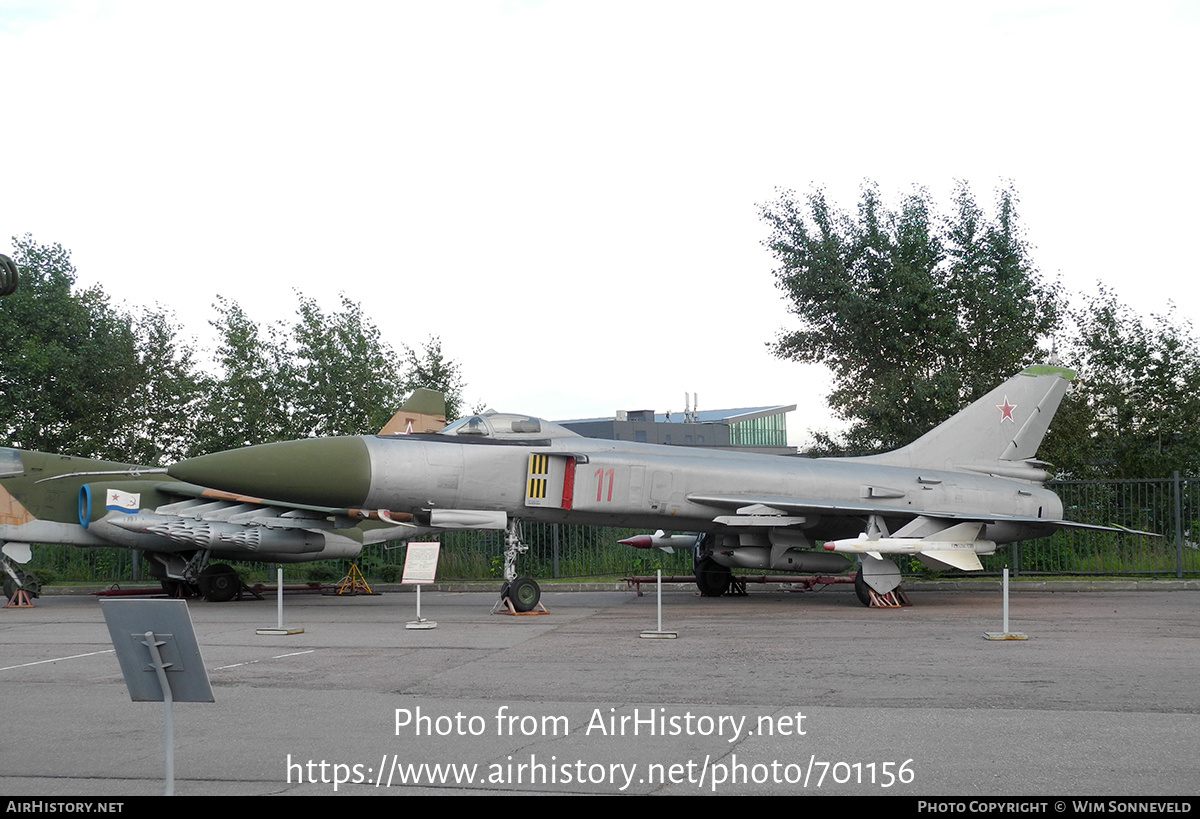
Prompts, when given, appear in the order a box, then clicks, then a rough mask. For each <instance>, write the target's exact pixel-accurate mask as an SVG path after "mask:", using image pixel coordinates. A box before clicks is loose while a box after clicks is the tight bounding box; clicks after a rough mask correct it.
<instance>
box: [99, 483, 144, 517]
mask: <svg viewBox="0 0 1200 819" xmlns="http://www.w3.org/2000/svg"><path fill="white" fill-rule="evenodd" d="M141 502H142V496H141V494H140V493H138V492H122V491H121V490H119V489H109V490H108V502H107V503H106V504H105V505H104V508H105V509H114V510H117V511H119V512H136V511H137V510H138V506H139V505H140V504H141Z"/></svg>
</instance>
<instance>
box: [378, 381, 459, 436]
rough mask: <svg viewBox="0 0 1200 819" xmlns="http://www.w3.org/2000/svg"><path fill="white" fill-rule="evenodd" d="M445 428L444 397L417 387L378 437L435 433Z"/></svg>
mask: <svg viewBox="0 0 1200 819" xmlns="http://www.w3.org/2000/svg"><path fill="white" fill-rule="evenodd" d="M444 426H446V397H445V396H444V395H442V394H441V393H440V392H438V391H437V390H427V389H425V388H424V387H418V388H417V389H415V390H413V394H412V395H410V396H409V397H408V400H407V401H405V402H404V403H403V404H402V405H401V406H400V409H399V410H397V412H396V414H395V415H393V416H392V417H391V420H389V421H388V422H387V423H386V424H384V425H383V429H381V430H379V434H380V435H407V434H408V433H410V432H437V431H438V430H439V429H441V428H442V427H444Z"/></svg>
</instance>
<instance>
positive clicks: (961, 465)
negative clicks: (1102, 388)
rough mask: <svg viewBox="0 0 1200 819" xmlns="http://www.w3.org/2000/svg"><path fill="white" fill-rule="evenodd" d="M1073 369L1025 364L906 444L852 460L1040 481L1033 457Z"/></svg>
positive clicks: (1043, 475) (1041, 471) (1041, 472)
mask: <svg viewBox="0 0 1200 819" xmlns="http://www.w3.org/2000/svg"><path fill="white" fill-rule="evenodd" d="M1074 378H1075V373H1074V372H1073V371H1071V370H1068V369H1065V368H1063V367H1053V366H1049V365H1036V366H1032V367H1027V368H1025V369H1024V370H1022V371H1021V372H1019V373H1017V374H1016V375H1015V376H1013V377H1012V378H1010V379H1009V380H1008V381H1005V382H1004V383H1003V384H1001V385H1000V386H998V387H996V389H994V390H992V391H991V392H989V393H988V394H987V395H985V396H983V397H982V398H980V399H979V400H977V401H976V402H975V403H973V404H971V405H970V406H968V407H967V408H966V409H964V410H962V411H961V412H959V413H958V414H956V415H954V416H953V417H951V418H950V419H948V420H946V421H944V422H943V423H941V424H939V425H938V426H936V427H934V428H933V429H932V430H930V431H929V432H927V433H925V434H924V435H922V436H921V437H920V438H918V439H917V440H915V441H913V442H912V443H911V444H909V445H908V446H905V447H901V448H900V449H897V450H894V451H892V452H885V453H883V454H882V455H871V456H868V457H866V458H858V459H855V460H861V461H867V462H870V463H877V464H886V465H889V466H907V467H917V468H921V467H925V468H929V469H945V470H951V471H960V472H961V471H969V472H981V473H984V474H988V475H998V476H1002V477H1010V478H1018V479H1023V480H1029V481H1038V482H1041V481H1045V480H1046V479H1047V478H1048V477H1049V474H1048V473H1047V472H1046V471H1045V469H1043V468H1041V465H1040V464H1039V463H1038V462H1036V461H1034V460H1033V458H1034V456H1036V455H1037V450H1038V447H1039V446H1041V443H1042V439H1043V438H1044V437H1045V436H1046V431H1047V430H1048V429H1049V428H1050V421H1051V419H1053V418H1054V413H1055V412H1056V411H1057V410H1058V405H1059V403H1060V402H1061V401H1062V398H1063V396H1064V395H1065V394H1066V392H1067V387H1068V386H1069V385H1070V382H1071V381H1072V379H1074Z"/></svg>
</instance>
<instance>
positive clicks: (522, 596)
mask: <svg viewBox="0 0 1200 819" xmlns="http://www.w3.org/2000/svg"><path fill="white" fill-rule="evenodd" d="M501 596H502V597H507V598H508V599H509V600H511V601H512V604H513V608H514V609H516V610H517V611H533V609H534V607H535V606H537V604H538V602H539V601H540V600H541V599H542V587H541V586H539V585H538V584H537V581H536V580H534V579H533V578H532V577H518V578H516V579H514V580H512V581H510V582H509V583H507V584H505V587H504V591H503V593H502V594H501Z"/></svg>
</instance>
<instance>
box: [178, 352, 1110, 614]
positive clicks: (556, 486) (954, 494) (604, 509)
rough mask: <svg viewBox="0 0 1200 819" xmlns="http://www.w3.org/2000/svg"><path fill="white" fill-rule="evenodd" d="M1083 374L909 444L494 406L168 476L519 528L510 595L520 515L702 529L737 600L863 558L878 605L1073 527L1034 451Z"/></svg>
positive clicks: (706, 579)
mask: <svg viewBox="0 0 1200 819" xmlns="http://www.w3.org/2000/svg"><path fill="white" fill-rule="evenodd" d="M1073 377H1074V374H1073V373H1072V372H1071V371H1070V370H1065V369H1062V368H1059V367H1050V366H1035V367H1030V368H1028V369H1026V370H1025V371H1023V372H1021V373H1020V374H1018V375H1016V376H1014V377H1013V378H1011V379H1009V380H1008V381H1006V382H1005V383H1004V384H1002V385H1000V386H999V387H997V388H996V389H994V390H992V391H991V392H990V393H988V394H987V395H985V396H984V397H982V398H980V399H979V400H978V401H976V402H975V403H973V404H971V405H970V406H969V407H967V408H966V409H964V410H963V411H961V412H960V413H958V414H957V415H955V416H953V417H952V418H950V419H949V420H947V421H945V422H944V423H942V424H941V425H940V426H938V427H936V428H935V429H933V430H932V431H930V432H929V433H927V434H926V435H924V436H922V437H921V438H919V439H918V440H916V441H914V442H913V443H911V444H909V445H908V446H905V447H903V448H901V449H897V450H895V451H892V452H888V453H885V454H882V455H873V456H869V457H859V458H820V459H807V458H796V457H781V456H778V455H761V454H752V453H743V452H728V451H714V450H705V449H701V448H686V447H673V446H662V445H655V444H642V443H632V442H626V441H608V440H596V439H590V438H584V437H581V436H579V435H577V434H575V433H574V432H571V431H569V430H567V429H565V428H563V427H561V426H558V425H557V424H554V423H550V422H547V421H543V420H540V419H538V418H534V417H531V416H526V415H512V414H503V413H494V412H489V413H485V414H482V415H474V416H471V417H469V418H464V419H462V420H459V421H457V422H455V423H453V424H451V425H450V426H448V427H446V428H445V429H443V430H441V431H440V432H438V433H436V434H416V435H404V436H385V435H375V436H365V437H340V438H323V439H319V438H315V439H308V440H300V441H288V442H283V443H273V444H265V445H262V446H256V447H248V448H245V449H239V450H231V451H228V452H219V453H214V454H210V455H204V456H202V457H199V458H194V459H190V460H186V461H182V462H180V463H177V464H175V465H174V466H171V467H168V468H167V473H168V475H169V476H170V477H172V478H174V479H176V480H178V481H181V482H184V483H186V484H188V485H191V486H198V487H205V488H207V489H209V490H216V491H220V492H225V493H230V494H231V495H235V496H251V497H260V498H271V499H272V503H273V504H277V505H278V504H293V505H296V506H297V507H298V508H314V507H315V508H323V509H340V510H364V509H365V510H372V514H375V515H377V516H378V517H380V518H381V519H385V520H386V519H398V518H399V517H400V516H404V518H405V519H407V520H411V521H412V522H413V523H415V524H417V525H421V526H429V527H433V528H435V529H460V528H484V529H507V530H508V532H509V540H508V542H509V544H510V548H509V550H508V554H507V555H506V558H508V560H507V566H506V569H507V574H508V580H509V583H508V584H507V586H506V588H507V590H508V596H509V597H510V598H511V599H512V600H513V602H514V604H516V606H517V607H518V608H519V609H529V608H532V607H533V606H534V605H536V603H537V600H538V597H539V595H540V591H539V589H538V586H537V584H536V583H535V582H534V581H532V580H530V579H529V578H515V577H513V576H512V575H513V571H512V558H513V557H514V555H515V551H516V550H518V549H519V548H520V544H519V525H518V524H519V522H520V521H521V520H538V521H546V522H552V523H562V524H585V525H604V526H622V527H635V528H646V529H651V530H654V529H662V530H665V531H671V532H690V533H697V538H696V545H695V549H696V564H695V570H696V579H697V585H698V586H699V587H700V590H701V591H702V592H703V593H705V594H720V593H722V592H723V591H724V590H725V589H726V588H727V586H728V584H729V582H730V569H731V568H734V567H748V568H754V569H770V570H776V571H789V570H790V571H803V572H818V573H822V574H831V573H837V572H840V571H843V570H846V569H849V568H851V567H852V566H853V565H854V564H853V562H852V561H853V558H855V557H856V558H857V560H858V572H857V576H856V588H857V589H858V591H859V597H860V599H863V601H864V603H866V602H868V601H869V598H870V595H871V591H874V592H876V593H878V594H886V593H888V592H890V591H892V590H893V589H894V588H895V587H896V585H897V584H898V583H899V571H898V569H897V567H896V565H895V564H894V563H892V561H890V560H888V559H887V558H886V555H889V554H909V555H915V556H916V557H918V558H919V559H921V560H922V561H924V562H925V563H927V564H929V565H932V566H935V567H953V568H956V569H962V570H980V569H981V568H982V567H981V565H980V562H979V555H985V554H991V553H992V552H994V551H995V549H996V548H997V546H998V545H1003V544H1007V543H1012V542H1014V541H1019V540H1026V539H1030V538H1037V537H1041V536H1043V535H1046V534H1048V533H1050V532H1053V531H1054V530H1055V529H1058V528H1061V527H1068V526H1072V527H1084V528H1104V527H1091V526H1088V525H1087V524H1078V523H1071V522H1067V521H1064V520H1063V519H1062V515H1063V508H1062V503H1061V502H1060V501H1059V499H1058V497H1057V496H1056V495H1055V494H1054V493H1053V492H1051V491H1049V490H1048V489H1046V488H1045V487H1044V486H1043V483H1044V482H1045V481H1046V480H1047V478H1048V477H1049V474H1048V472H1047V471H1046V468H1045V464H1043V463H1042V462H1040V461H1037V460H1035V459H1034V458H1035V455H1036V453H1037V448H1038V446H1039V444H1040V443H1041V441H1042V438H1043V437H1044V436H1045V434H1046V430H1047V428H1048V427H1049V425H1050V420H1051V418H1053V416H1054V413H1055V410H1057V408H1058V405H1059V402H1060V400H1061V399H1062V397H1063V395H1064V393H1065V392H1066V389H1067V386H1068V384H1069V382H1070V380H1071V379H1072V378H1073Z"/></svg>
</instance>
